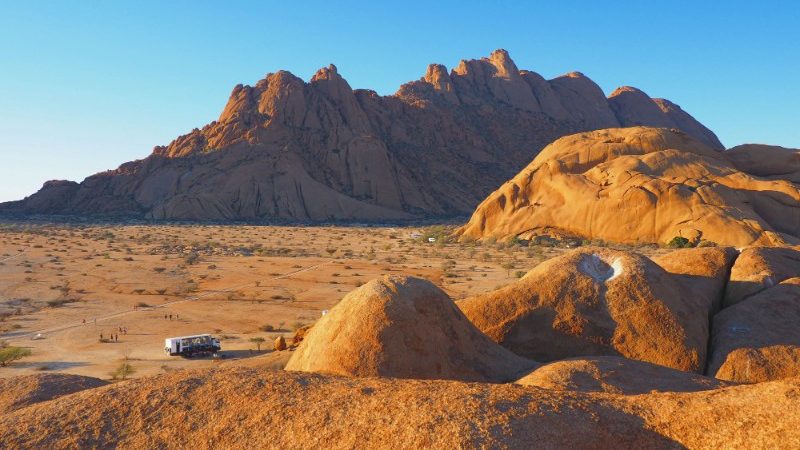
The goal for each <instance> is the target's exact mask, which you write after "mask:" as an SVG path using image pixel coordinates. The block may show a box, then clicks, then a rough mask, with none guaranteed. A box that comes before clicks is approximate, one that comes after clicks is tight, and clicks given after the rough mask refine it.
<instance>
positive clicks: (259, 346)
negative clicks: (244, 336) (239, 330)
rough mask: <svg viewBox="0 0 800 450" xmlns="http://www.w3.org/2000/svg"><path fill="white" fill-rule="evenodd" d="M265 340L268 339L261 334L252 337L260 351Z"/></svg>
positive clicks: (251, 340)
mask: <svg viewBox="0 0 800 450" xmlns="http://www.w3.org/2000/svg"><path fill="white" fill-rule="evenodd" d="M264 341H266V339H264V338H263V337H261V336H256V337H251V338H250V342H252V343H254V344H256V348H258V351H259V352H260V351H261V344H263V343H264Z"/></svg>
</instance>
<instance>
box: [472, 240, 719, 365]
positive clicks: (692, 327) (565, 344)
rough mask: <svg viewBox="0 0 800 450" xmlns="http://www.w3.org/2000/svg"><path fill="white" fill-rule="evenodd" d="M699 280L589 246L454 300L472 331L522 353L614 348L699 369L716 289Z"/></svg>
mask: <svg viewBox="0 0 800 450" xmlns="http://www.w3.org/2000/svg"><path fill="white" fill-rule="evenodd" d="M695 251H696V250H695ZM684 259H685V260H689V259H691V258H686V257H684ZM693 259H699V258H693ZM719 264H720V265H721V267H719V270H717V269H715V270H709V271H707V272H708V273H717V276H718V278H719V280H718V283H717V282H716V281H712V283H717V284H719V285H722V284H723V283H724V276H725V264H726V261H725V260H724V259H720V260H719ZM702 285H703V283H695V282H693V281H687V280H685V279H683V278H682V277H681V276H680V275H676V274H673V273H670V272H668V271H667V270H664V269H663V268H662V267H660V266H658V265H657V264H656V263H654V262H653V261H651V260H649V259H648V258H646V257H644V256H642V255H639V254H636V253H631V252H621V251H614V250H608V249H601V248H588V249H580V250H575V251H573V252H571V253H567V254H565V255H563V256H559V257H556V258H553V259H550V260H547V261H545V262H543V263H541V264H539V265H538V266H536V267H535V268H534V269H532V270H531V271H530V272H528V274H527V275H525V276H524V277H523V278H522V279H521V280H519V281H518V282H516V283H512V284H510V285H508V286H505V287H503V288H500V289H498V290H496V291H493V292H488V293H485V294H480V295H477V296H474V297H470V298H467V299H464V300H460V301H458V302H457V304H458V306H459V308H461V310H462V311H464V314H465V315H466V316H467V318H469V320H470V321H471V322H472V323H474V324H475V326H477V327H478V329H479V330H481V331H482V332H484V333H486V335H488V336H489V337H490V338H492V340H494V341H495V342H497V343H499V344H501V345H503V346H504V347H506V348H508V349H509V350H511V351H513V352H514V353H516V354H518V355H520V356H524V357H527V358H531V359H535V360H538V361H542V362H546V361H554V360H558V359H563V358H571V357H578V356H584V355H618V356H624V357H626V358H630V359H636V360H640V361H647V362H651V363H654V364H659V365H662V366H667V367H671V368H674V369H678V370H683V371H693V372H701V371H702V370H703V367H704V365H705V354H706V345H707V340H708V321H709V317H710V315H711V313H712V310H713V308H714V303H715V299H716V298H717V296H718V295H719V292H716V293H713V294H711V295H709V294H706V295H703V293H702V290H701V289H699V288H702Z"/></svg>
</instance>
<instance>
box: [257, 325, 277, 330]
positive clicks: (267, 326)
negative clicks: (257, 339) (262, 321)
mask: <svg viewBox="0 0 800 450" xmlns="http://www.w3.org/2000/svg"><path fill="white" fill-rule="evenodd" d="M258 329H259V330H261V331H267V332H270V331H275V327H273V326H272V325H270V324H267V325H262V326H261V327H259V328H258Z"/></svg>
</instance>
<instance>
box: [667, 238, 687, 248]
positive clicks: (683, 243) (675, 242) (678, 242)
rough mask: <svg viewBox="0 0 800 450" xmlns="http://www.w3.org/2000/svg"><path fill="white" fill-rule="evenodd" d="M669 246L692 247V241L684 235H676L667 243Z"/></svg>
mask: <svg viewBox="0 0 800 450" xmlns="http://www.w3.org/2000/svg"><path fill="white" fill-rule="evenodd" d="M667 247H669V248H690V247H692V243H691V241H689V239H686V238H685V237H683V236H675V237H674V238H672V240H671V241H669V242H668V243H667Z"/></svg>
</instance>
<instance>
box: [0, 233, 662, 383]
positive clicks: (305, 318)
mask: <svg viewBox="0 0 800 450" xmlns="http://www.w3.org/2000/svg"><path fill="white" fill-rule="evenodd" d="M431 231H432V229H423V228H418V227H402V228H397V227H395V228H389V227H382V228H380V227H377V228H375V227H279V226H199V225H196V226H195V225H193V226H134V225H129V226H122V225H119V226H70V225H29V224H8V223H7V224H0V339H2V340H4V341H6V343H8V344H9V345H15V346H22V347H27V348H29V349H30V350H31V351H32V355H31V356H30V357H27V358H25V359H23V360H20V361H17V362H15V363H13V364H12V365H10V366H8V367H4V368H0V377H9V376H16V375H23V374H28V373H35V372H38V371H58V372H65V373H74V374H80V375H89V376H94V377H99V378H104V379H108V378H110V373H111V372H112V371H113V369H114V368H115V367H117V366H119V364H120V362H121V361H122V360H125V359H127V360H128V361H129V363H130V364H131V365H133V367H134V368H135V370H136V373H135V374H134V375H133V376H134V377H137V376H142V375H149V374H154V373H159V372H163V371H170V370H174V369H179V368H189V367H191V368H199V367H208V366H212V365H215V364H219V363H221V362H225V363H228V362H230V361H238V362H239V363H243V364H280V362H281V361H285V360H286V358H287V357H288V355H286V354H284V355H280V354H269V353H271V349H272V341H273V340H274V339H275V338H276V337H277V336H278V335H284V336H286V337H287V338H289V337H290V336H292V335H293V334H294V332H293V331H294V329H296V328H297V327H299V326H302V325H304V324H309V323H313V322H314V321H315V320H316V319H317V318H318V317H320V315H321V313H322V311H324V310H326V309H329V308H330V307H332V306H333V305H335V304H336V303H337V302H338V301H339V300H340V299H341V298H342V297H343V296H344V294H346V293H347V292H349V291H350V290H352V289H354V288H355V287H356V286H359V285H361V284H362V283H364V282H366V281H368V280H370V279H372V278H375V277H378V276H380V275H382V274H387V273H391V274H408V275H415V276H420V277H424V278H427V279H430V280H432V281H433V282H435V283H436V284H437V285H439V286H441V287H442V288H443V289H444V290H445V291H446V292H448V293H449V294H450V295H451V296H452V297H453V298H454V299H458V298H461V297H464V296H466V295H472V294H475V293H478V292H482V291H486V290H490V289H494V288H496V287H499V286H502V285H504V284H507V283H510V282H512V281H514V280H515V279H516V277H517V276H519V275H521V272H524V271H527V270H528V269H530V268H532V267H533V266H535V265H536V264H538V263H539V262H541V261H543V260H544V259H547V258H549V257H552V256H554V255H557V254H560V253H562V252H564V251H566V249H564V248H557V247H538V246H537V247H520V246H506V245H503V244H493V245H488V244H483V245H477V246H476V245H474V244H450V243H448V244H445V243H443V242H442V239H439V240H438V241H437V242H433V243H431V242H428V241H427V239H425V238H424V237H425V236H426V233H429V232H431ZM643 250H644V252H645V253H648V252H650V253H652V252H659V250H653V249H643ZM518 272H519V273H518ZM170 316H172V317H171V318H170ZM84 321H85V322H84ZM266 326H271V327H272V328H273V330H272V331H266V330H267V328H266ZM121 328H122V329H123V331H122V332H120V329H121ZM125 330H127V332H125ZM200 333H212V334H214V335H215V336H217V337H220V338H221V341H222V347H223V356H224V358H223V359H222V360H214V359H210V358H206V359H184V358H181V357H170V356H167V355H165V353H164V351H163V348H164V338H167V337H171V336H182V335H190V334H200ZM38 335H41V336H40V337H41V338H39V339H36V338H37V337H38ZM101 335H102V337H103V338H104V339H108V338H109V337H110V336H112V335H116V336H118V337H114V338H113V339H112V341H111V342H102V341H101V339H100V336H101ZM254 337H263V338H264V339H266V341H267V342H265V343H264V344H262V352H261V353H259V352H258V351H257V350H256V348H257V346H256V344H255V343H253V342H251V341H250V339H251V338H254ZM282 353H287V352H282ZM248 360H252V361H250V362H248Z"/></svg>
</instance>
